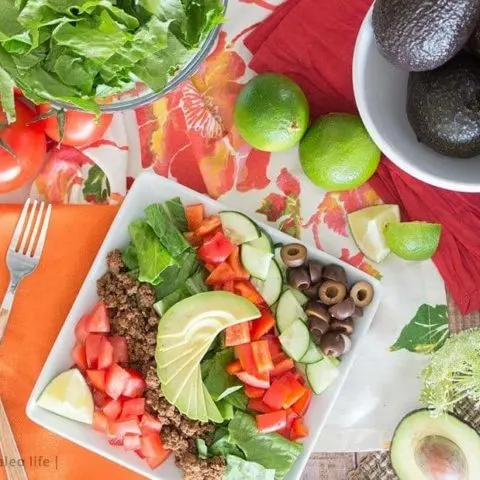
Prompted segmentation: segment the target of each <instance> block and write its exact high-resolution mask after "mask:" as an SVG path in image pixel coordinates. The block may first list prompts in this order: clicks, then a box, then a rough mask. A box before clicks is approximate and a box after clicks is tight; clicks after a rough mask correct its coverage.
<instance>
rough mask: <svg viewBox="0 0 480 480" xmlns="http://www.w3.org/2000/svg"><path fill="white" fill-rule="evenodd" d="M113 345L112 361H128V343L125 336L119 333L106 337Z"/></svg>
mask: <svg viewBox="0 0 480 480" xmlns="http://www.w3.org/2000/svg"><path fill="white" fill-rule="evenodd" d="M108 339H109V340H110V343H111V344H112V347H113V363H127V362H128V344H127V339H126V338H125V337H121V336H120V335H113V336H112V337H108Z"/></svg>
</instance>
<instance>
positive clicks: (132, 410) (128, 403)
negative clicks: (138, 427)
mask: <svg viewBox="0 0 480 480" xmlns="http://www.w3.org/2000/svg"><path fill="white" fill-rule="evenodd" d="M144 413H145V398H129V399H127V400H124V402H123V405H122V413H121V414H120V418H127V417H132V416H138V417H141V416H142V415H143V414H144ZM134 450H135V449H134Z"/></svg>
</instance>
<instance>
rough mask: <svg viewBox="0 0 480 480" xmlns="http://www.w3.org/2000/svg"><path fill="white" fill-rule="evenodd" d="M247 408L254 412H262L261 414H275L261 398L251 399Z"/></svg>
mask: <svg viewBox="0 0 480 480" xmlns="http://www.w3.org/2000/svg"><path fill="white" fill-rule="evenodd" d="M247 408H248V409H249V410H251V411H252V412H260V413H269V412H273V410H272V409H271V408H270V407H269V406H268V405H267V404H266V403H265V402H264V401H263V400H262V399H261V398H251V399H250V400H249V401H248V404H247Z"/></svg>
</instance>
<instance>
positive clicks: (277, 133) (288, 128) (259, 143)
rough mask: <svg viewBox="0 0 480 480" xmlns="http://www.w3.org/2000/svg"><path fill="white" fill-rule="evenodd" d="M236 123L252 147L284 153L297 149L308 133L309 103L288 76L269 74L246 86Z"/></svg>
mask: <svg viewBox="0 0 480 480" xmlns="http://www.w3.org/2000/svg"><path fill="white" fill-rule="evenodd" d="M234 120H235V124H236V126H237V128H238V131H239V132H240V135H241V136H242V137H243V138H244V139H245V141H246V142H248V143H249V144H250V145H251V146H252V147H255V148H257V149H259V150H264V151H266V152H281V151H283V150H288V149H289V148H292V147H293V146H295V145H296V144H297V143H298V142H299V141H300V139H301V138H302V136H303V134H304V133H305V131H306V129H307V127H308V120H309V108H308V101H307V98H306V97H305V94H304V93H303V92H302V90H301V89H300V87H299V86H298V85H297V84H296V83H295V82H293V81H292V80H290V79H289V78H288V77H285V76H284V75H278V74H276V73H265V74H263V75H258V76H256V77H254V78H252V79H251V80H250V81H249V82H248V83H247V84H246V85H245V87H243V90H242V91H241V92H240V94H239V96H238V98H237V102H236V104H235V110H234Z"/></svg>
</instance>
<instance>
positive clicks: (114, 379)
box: [105, 363, 131, 400]
mask: <svg viewBox="0 0 480 480" xmlns="http://www.w3.org/2000/svg"><path fill="white" fill-rule="evenodd" d="M130 379H131V375H130V373H129V372H128V371H127V370H125V369H124V368H122V367H121V366H120V365H118V364H116V363H114V364H112V366H111V367H110V368H109V369H108V370H107V373H106V375H105V392H106V393H107V394H108V395H109V396H110V397H111V398H113V399H114V400H117V399H118V398H120V395H122V394H123V392H124V390H125V389H126V388H127V384H128V383H129V381H130Z"/></svg>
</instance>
